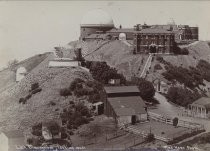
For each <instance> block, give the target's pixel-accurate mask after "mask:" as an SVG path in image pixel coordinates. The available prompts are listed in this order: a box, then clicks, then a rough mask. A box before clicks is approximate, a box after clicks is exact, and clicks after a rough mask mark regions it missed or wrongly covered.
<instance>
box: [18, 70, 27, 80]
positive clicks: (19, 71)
mask: <svg viewBox="0 0 210 151" xmlns="http://www.w3.org/2000/svg"><path fill="white" fill-rule="evenodd" d="M26 73H27V71H26V68H24V67H19V68H18V69H17V71H16V81H17V82H19V81H20V80H22V79H23V78H24V77H25V75H26Z"/></svg>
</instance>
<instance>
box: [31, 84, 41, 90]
mask: <svg viewBox="0 0 210 151" xmlns="http://www.w3.org/2000/svg"><path fill="white" fill-rule="evenodd" d="M38 87H39V83H37V82H36V83H33V84H31V91H33V90H35V89H37V88H38Z"/></svg>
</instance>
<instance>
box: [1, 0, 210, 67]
mask: <svg viewBox="0 0 210 151" xmlns="http://www.w3.org/2000/svg"><path fill="white" fill-rule="evenodd" d="M96 8H101V9H103V10H104V11H106V12H108V13H109V14H110V15H111V16H112V18H113V20H114V23H115V26H116V27H118V26H119V25H120V24H121V25H122V26H123V27H133V26H134V25H135V24H137V23H140V24H142V23H144V22H145V23H147V24H165V23H167V22H168V21H169V20H170V18H173V19H174V21H175V22H176V23H177V24H189V25H190V26H198V27H199V30H200V34H199V36H200V39H201V40H209V39H210V17H209V14H210V1H202V2H199V1H171V2H170V1H149V2H147V1H139V2H138V1H131V2H130V1H100V2H99V1H78V2H76V1H62V2H60V1H51V2H50V1H29V2H27V1H13V2H8V1H0V68H1V67H2V66H5V65H6V63H7V62H8V61H9V60H11V59H14V58H16V59H18V60H22V59H24V58H27V57H30V56H32V55H34V54H38V53H43V52H46V51H51V50H53V47H54V46H59V45H65V44H67V43H68V42H70V41H72V40H76V39H78V37H79V25H80V21H81V19H82V17H83V15H84V14H85V13H86V12H87V11H89V10H92V9H96Z"/></svg>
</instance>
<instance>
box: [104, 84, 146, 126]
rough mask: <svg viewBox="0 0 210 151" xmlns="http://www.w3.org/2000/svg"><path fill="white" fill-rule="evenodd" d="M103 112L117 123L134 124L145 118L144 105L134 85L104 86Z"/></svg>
mask: <svg viewBox="0 0 210 151" xmlns="http://www.w3.org/2000/svg"><path fill="white" fill-rule="evenodd" d="M104 89H105V92H106V101H105V107H104V109H105V114H106V115H107V116H108V117H113V118H114V119H115V121H116V123H117V124H118V125H125V124H131V123H132V124H135V123H136V122H139V121H146V120H147V112H146V105H145V103H144V101H143V100H142V98H141V97H140V92H139V89H138V87H136V86H113V87H105V88H104Z"/></svg>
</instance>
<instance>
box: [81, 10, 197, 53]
mask: <svg viewBox="0 0 210 151" xmlns="http://www.w3.org/2000/svg"><path fill="white" fill-rule="evenodd" d="M101 35H103V36H101ZM121 35H123V39H124V40H130V41H133V44H134V45H133V46H134V53H172V52H173V47H174V45H175V43H180V44H182V43H183V44H187V43H190V42H192V41H197V40H198V38H199V36H198V27H190V26H189V25H176V24H175V23H174V22H173V23H168V24H166V25H147V24H143V25H141V24H137V25H135V26H134V28H122V26H120V27H119V28H116V27H115V26H114V22H113V19H112V17H111V16H109V15H108V14H107V13H106V12H104V11H102V10H100V9H96V10H93V11H90V12H88V13H87V14H86V15H85V16H84V18H83V20H82V22H81V25H80V40H100V39H102V40H113V39H122V38H121V37H120V36H121Z"/></svg>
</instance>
